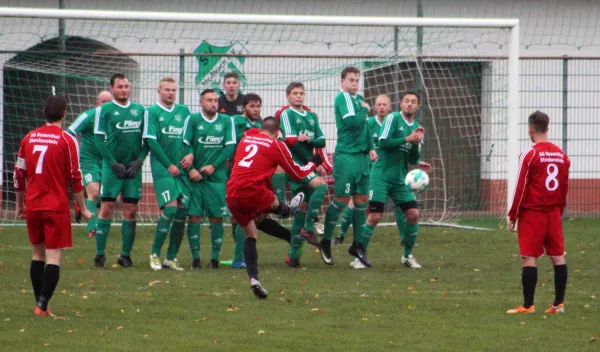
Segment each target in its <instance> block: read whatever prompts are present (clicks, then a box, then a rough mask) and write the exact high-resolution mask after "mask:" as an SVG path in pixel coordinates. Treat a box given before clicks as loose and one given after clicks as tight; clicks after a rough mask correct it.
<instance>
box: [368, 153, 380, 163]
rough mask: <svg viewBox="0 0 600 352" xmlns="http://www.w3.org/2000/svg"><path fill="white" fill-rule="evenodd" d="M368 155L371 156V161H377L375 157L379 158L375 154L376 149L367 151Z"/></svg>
mask: <svg viewBox="0 0 600 352" xmlns="http://www.w3.org/2000/svg"><path fill="white" fill-rule="evenodd" d="M369 157H370V158H371V161H373V162H375V161H377V158H379V157H378V156H377V152H376V151H374V150H371V151H370V152H369Z"/></svg>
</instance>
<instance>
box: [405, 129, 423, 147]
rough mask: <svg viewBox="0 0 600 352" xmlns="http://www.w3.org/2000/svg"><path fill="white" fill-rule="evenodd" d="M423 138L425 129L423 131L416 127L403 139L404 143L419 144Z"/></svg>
mask: <svg viewBox="0 0 600 352" xmlns="http://www.w3.org/2000/svg"><path fill="white" fill-rule="evenodd" d="M424 136H425V129H423V128H422V127H417V129H416V130H414V131H413V133H411V134H410V135H409V136H408V137H406V138H404V140H405V141H406V143H411V144H419V143H421V140H422V139H423V137H424Z"/></svg>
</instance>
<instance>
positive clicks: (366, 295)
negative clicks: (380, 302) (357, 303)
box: [360, 293, 369, 297]
mask: <svg viewBox="0 0 600 352" xmlns="http://www.w3.org/2000/svg"><path fill="white" fill-rule="evenodd" d="M360 296H361V297H368V296H369V295H368V294H366V293H363V294H362V295H360Z"/></svg>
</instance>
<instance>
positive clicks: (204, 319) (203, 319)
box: [202, 317, 210, 321]
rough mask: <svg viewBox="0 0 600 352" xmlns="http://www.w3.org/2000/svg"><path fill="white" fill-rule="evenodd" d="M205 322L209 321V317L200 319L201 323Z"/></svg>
mask: <svg viewBox="0 0 600 352" xmlns="http://www.w3.org/2000/svg"><path fill="white" fill-rule="evenodd" d="M207 320H210V317H204V318H202V321H207Z"/></svg>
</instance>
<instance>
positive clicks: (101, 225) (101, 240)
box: [96, 219, 112, 255]
mask: <svg viewBox="0 0 600 352" xmlns="http://www.w3.org/2000/svg"><path fill="white" fill-rule="evenodd" d="M111 223H112V219H98V223H97V226H96V255H104V250H105V249H106V241H107V240H108V234H109V233H110V224H111Z"/></svg>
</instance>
